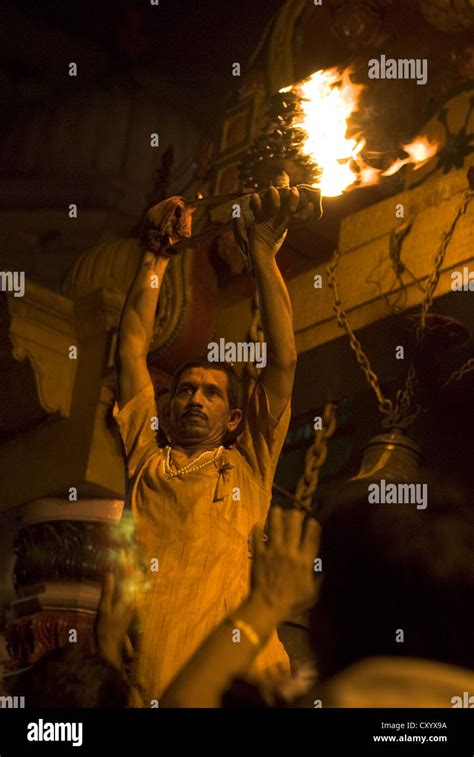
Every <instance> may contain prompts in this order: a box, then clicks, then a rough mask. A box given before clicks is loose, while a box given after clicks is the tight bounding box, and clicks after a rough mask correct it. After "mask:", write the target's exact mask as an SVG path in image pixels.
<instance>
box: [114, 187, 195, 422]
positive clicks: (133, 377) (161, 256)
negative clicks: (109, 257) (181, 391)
mask: <svg viewBox="0 0 474 757" xmlns="http://www.w3.org/2000/svg"><path fill="white" fill-rule="evenodd" d="M192 212H193V211H192V209H188V208H186V206H185V202H184V200H183V198H182V197H177V196H175V197H168V199H167V200H163V201H162V202H159V203H158V204H157V205H154V206H153V207H152V208H150V210H149V211H148V213H147V216H146V221H145V223H144V225H143V228H142V243H143V244H144V245H145V246H146V247H147V252H145V253H144V255H143V257H142V259H141V261H140V266H139V268H138V271H137V273H136V276H135V278H134V280H133V283H132V286H131V287H130V289H129V291H128V294H127V298H126V300H125V304H124V306H123V310H122V313H121V316H120V323H119V328H118V339H117V350H116V353H115V365H116V369H117V377H118V382H117V383H118V404H119V407H120V409H121V408H122V407H124V406H125V405H126V404H127V402H129V401H130V400H131V399H133V397H135V395H136V394H138V392H139V391H141V390H142V389H144V388H145V386H147V385H148V384H150V374H149V373H148V368H147V364H146V357H147V354H148V350H149V348H150V343H151V340H152V337H153V323H154V320H155V313H156V307H157V305H158V299H159V296H160V291H161V285H162V283H163V276H164V275H165V272H166V268H167V266H168V263H169V260H170V255H171V254H173V252H172V250H171V246H172V245H173V244H174V243H175V242H178V241H180V240H181V239H182V238H183V237H189V236H190V234H191V215H192Z"/></svg>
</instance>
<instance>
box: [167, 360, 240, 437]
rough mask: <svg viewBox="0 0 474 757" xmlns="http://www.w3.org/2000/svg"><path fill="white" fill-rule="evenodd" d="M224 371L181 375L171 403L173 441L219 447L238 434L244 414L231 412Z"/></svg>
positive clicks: (196, 370) (203, 370) (192, 370)
mask: <svg viewBox="0 0 474 757" xmlns="http://www.w3.org/2000/svg"><path fill="white" fill-rule="evenodd" d="M227 387H228V378H227V375H226V373H225V372H224V371H220V370H212V369H207V368H201V367H196V368H190V369H189V370H188V371H185V373H183V375H182V376H181V378H180V380H179V383H178V386H177V388H176V394H175V395H174V397H173V399H172V401H171V418H170V420H171V423H170V432H171V433H170V436H171V441H172V442H174V443H178V444H183V445H184V446H188V445H199V444H202V445H206V446H207V445H209V446H218V445H219V444H220V443H221V442H222V439H223V438H224V436H225V434H226V433H227V432H228V431H234V430H235V429H236V428H237V426H238V425H239V423H240V419H241V417H242V413H241V411H240V410H238V409H234V410H231V409H230V406H229V400H228V396H227Z"/></svg>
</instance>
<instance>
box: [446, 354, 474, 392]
mask: <svg viewBox="0 0 474 757" xmlns="http://www.w3.org/2000/svg"><path fill="white" fill-rule="evenodd" d="M471 371H474V357H471V358H469V360H466V362H465V363H464V365H462V366H461V367H460V368H459V370H457V371H453V373H452V374H451V376H450V377H449V378H448V380H447V381H446V382H445V384H444V385H443V389H444V388H445V387H447V386H448V384H450V383H451V382H452V381H461V379H463V378H464V376H465V375H466V373H470V372H471Z"/></svg>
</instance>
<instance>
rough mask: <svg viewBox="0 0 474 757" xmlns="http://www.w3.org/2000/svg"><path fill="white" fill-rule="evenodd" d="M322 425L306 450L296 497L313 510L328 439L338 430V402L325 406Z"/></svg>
mask: <svg viewBox="0 0 474 757" xmlns="http://www.w3.org/2000/svg"><path fill="white" fill-rule="evenodd" d="M322 426H323V427H322V428H321V429H316V431H315V433H314V440H313V443H312V445H311V447H309V449H308V450H307V452H306V456H305V461H304V473H303V475H302V476H301V478H300V480H299V481H298V485H297V487H296V491H295V499H296V500H299V502H302V503H303V505H304V507H305V509H307V510H311V500H312V497H313V494H314V492H315V490H316V487H317V485H318V482H319V474H320V471H321V468H322V467H323V465H324V463H325V462H326V458H327V454H328V445H327V442H328V439H330V438H331V436H332V435H333V434H334V431H335V430H336V403H334V402H327V403H326V405H325V406H324V410H323V415H322Z"/></svg>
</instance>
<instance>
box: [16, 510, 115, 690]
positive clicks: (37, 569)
mask: <svg viewBox="0 0 474 757" xmlns="http://www.w3.org/2000/svg"><path fill="white" fill-rule="evenodd" d="M122 509H123V501H122V500H116V499H109V500H107V499H81V500H79V501H78V502H69V501H68V500H64V499H53V498H47V499H38V500H35V501H33V502H30V503H28V504H27V505H26V506H24V507H23V509H22V510H23V511H22V514H21V518H20V520H19V523H18V525H17V528H16V531H15V535H14V542H13V548H14V552H15V556H16V560H15V565H14V569H13V583H14V587H15V593H16V599H15V600H14V601H13V602H12V603H11V608H10V611H9V617H7V623H6V626H5V640H6V644H7V649H8V652H9V654H10V660H9V661H8V662H7V663H6V665H5V668H6V675H5V678H6V680H8V678H11V677H12V676H15V675H16V674H17V673H19V672H20V671H21V670H23V669H25V668H27V667H29V666H30V665H32V664H33V663H35V662H36V661H37V660H39V659H40V658H41V657H43V656H44V655H45V654H47V653H48V652H50V651H52V650H54V649H56V648H58V647H62V646H65V645H66V644H68V643H80V644H81V645H84V646H85V647H89V648H90V649H91V650H92V649H94V646H95V642H94V634H93V624H94V620H95V616H96V611H97V605H98V601H99V597H100V592H101V579H102V575H103V573H104V570H105V569H106V568H107V566H108V565H109V564H110V563H111V560H112V558H113V551H114V549H116V548H117V546H118V544H120V543H123V538H122V530H121V528H120V526H119V525H118V523H119V521H120V518H121V515H122Z"/></svg>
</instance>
